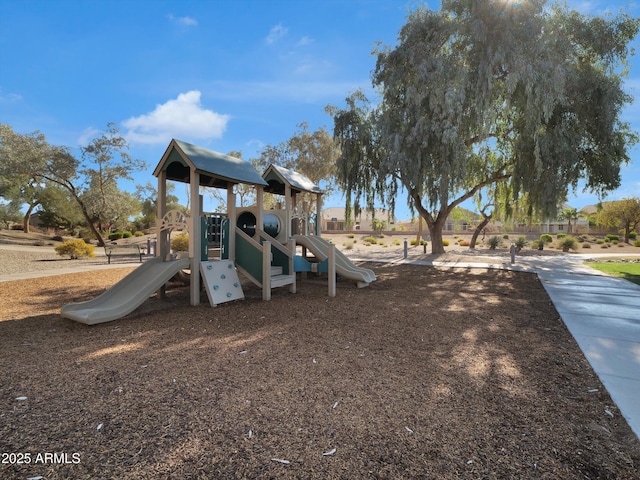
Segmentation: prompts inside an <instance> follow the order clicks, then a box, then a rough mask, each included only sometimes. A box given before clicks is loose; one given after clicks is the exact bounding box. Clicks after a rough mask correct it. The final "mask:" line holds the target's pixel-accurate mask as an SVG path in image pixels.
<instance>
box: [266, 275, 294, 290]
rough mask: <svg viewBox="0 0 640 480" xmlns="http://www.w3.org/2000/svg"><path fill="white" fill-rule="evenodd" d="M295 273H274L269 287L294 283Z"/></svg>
mask: <svg viewBox="0 0 640 480" xmlns="http://www.w3.org/2000/svg"><path fill="white" fill-rule="evenodd" d="M295 281H296V276H295V275H274V276H272V277H271V288H278V287H284V286H285V285H291V284H293V283H295Z"/></svg>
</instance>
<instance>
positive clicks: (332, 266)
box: [327, 243, 336, 297]
mask: <svg viewBox="0 0 640 480" xmlns="http://www.w3.org/2000/svg"><path fill="white" fill-rule="evenodd" d="M327 263H328V269H327V275H328V277H329V279H328V280H329V296H330V297H335V296H336V246H335V245H334V244H333V243H332V244H330V245H329V250H328V252H327Z"/></svg>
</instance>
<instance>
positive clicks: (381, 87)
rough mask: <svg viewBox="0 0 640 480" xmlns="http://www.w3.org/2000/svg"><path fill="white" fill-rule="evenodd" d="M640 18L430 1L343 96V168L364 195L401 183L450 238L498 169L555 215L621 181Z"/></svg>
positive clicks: (386, 194)
mask: <svg viewBox="0 0 640 480" xmlns="http://www.w3.org/2000/svg"><path fill="white" fill-rule="evenodd" d="M637 32H638V20H637V19H632V18H630V17H629V16H627V15H624V14H621V15H618V16H615V17H608V18H601V17H591V16H584V15H581V14H579V13H577V12H575V11H569V10H567V8H566V7H563V6H557V5H556V6H547V4H546V2H545V1H543V0H529V1H522V2H513V1H507V0H443V1H442V8H441V10H440V11H433V10H429V9H426V8H419V9H417V10H415V11H414V12H412V13H411V14H410V15H409V17H408V20H407V23H406V24H405V25H404V26H403V27H402V29H401V31H400V34H399V41H398V44H397V46H396V47H395V48H393V49H391V48H380V49H379V51H378V52H377V63H376V68H375V71H374V72H373V84H374V87H376V88H377V90H378V91H379V92H380V93H381V100H380V103H379V104H378V105H376V106H375V107H374V106H372V105H371V104H370V103H369V102H368V100H367V99H366V98H365V97H364V95H363V94H362V93H361V92H357V93H356V94H354V95H352V96H351V97H350V98H348V99H347V106H346V108H344V109H335V110H334V112H333V113H334V122H335V128H334V136H335V138H336V139H337V140H338V143H339V145H340V147H341V150H342V154H341V156H340V158H339V160H338V177H339V182H340V185H341V187H342V188H343V189H344V191H345V193H346V194H347V199H348V200H347V201H348V202H349V201H351V200H350V199H351V198H352V197H353V201H354V204H355V205H354V206H355V207H356V210H357V208H358V207H359V206H360V203H361V202H363V201H364V202H366V206H367V207H371V206H373V204H374V203H375V202H376V201H378V200H381V201H384V202H385V203H387V204H389V205H390V206H391V207H393V206H394V201H395V197H396V195H397V194H398V192H399V191H401V189H404V191H406V193H407V201H408V204H409V206H410V207H412V208H413V209H416V210H417V211H418V213H419V214H420V215H421V216H422V217H423V218H424V219H425V221H426V223H427V226H428V228H429V233H430V234H431V239H432V243H431V245H432V252H433V253H441V252H444V247H443V244H442V229H443V227H444V225H445V221H446V218H447V216H448V215H449V213H450V212H451V211H452V209H453V208H455V207H456V206H457V205H459V204H461V203H462V202H464V201H465V200H467V199H470V198H472V197H473V196H474V195H475V194H476V193H477V192H479V191H480V190H481V189H483V188H485V187H487V186H488V185H491V184H493V183H495V182H507V183H508V185H509V188H510V189H511V192H512V195H513V200H515V199H518V198H519V197H520V196H522V195H523V194H526V199H527V202H529V209H530V210H535V211H536V212H539V214H540V215H542V216H554V215H555V213H556V209H557V204H558V200H559V199H562V198H565V197H566V196H567V193H568V191H569V189H570V188H573V189H575V188H576V187H577V185H578V181H579V180H580V179H584V181H585V185H586V188H587V189H589V190H591V191H593V192H595V193H598V194H602V193H604V192H606V191H609V190H612V189H615V188H617V187H618V186H619V184H620V166H621V164H623V163H625V162H628V159H629V157H628V152H627V148H628V145H630V144H631V143H633V142H635V140H636V137H635V134H634V133H632V132H631V131H630V130H629V127H628V125H627V124H625V123H623V122H622V121H621V119H620V113H621V111H622V109H623V107H624V106H625V105H626V104H628V103H630V102H631V100H632V98H631V96H629V95H628V94H626V93H625V92H624V90H623V79H624V76H625V75H626V70H625V67H626V64H627V57H628V55H629V54H630V51H629V43H630V41H631V40H632V39H633V38H634V37H635V36H636V34H637Z"/></svg>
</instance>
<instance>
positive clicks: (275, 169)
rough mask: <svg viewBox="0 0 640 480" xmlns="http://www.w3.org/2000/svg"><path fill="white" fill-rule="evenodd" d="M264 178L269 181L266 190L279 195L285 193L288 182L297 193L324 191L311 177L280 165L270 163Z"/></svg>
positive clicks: (263, 175)
mask: <svg viewBox="0 0 640 480" xmlns="http://www.w3.org/2000/svg"><path fill="white" fill-rule="evenodd" d="M262 178H264V179H265V180H266V181H267V182H268V183H269V187H268V188H266V189H265V190H266V191H268V192H271V193H277V194H279V195H283V194H284V186H285V185H286V184H288V185H289V186H290V187H291V190H293V191H294V192H296V193H300V192H309V193H324V192H323V191H322V189H321V188H320V187H319V186H318V185H316V184H315V183H313V182H312V181H311V180H310V179H309V177H307V176H305V175H303V174H301V173H298V172H295V171H293V170H290V169H288V168H284V167H280V166H278V165H273V164H271V165H269V167H268V168H267V169H266V170H265V172H264V173H263V174H262Z"/></svg>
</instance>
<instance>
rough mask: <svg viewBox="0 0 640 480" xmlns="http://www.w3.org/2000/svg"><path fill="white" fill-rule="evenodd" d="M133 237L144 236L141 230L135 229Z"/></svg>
mask: <svg viewBox="0 0 640 480" xmlns="http://www.w3.org/2000/svg"><path fill="white" fill-rule="evenodd" d="M133 236H134V237H144V233H143V232H141V231H140V230H138V231H136V232H134V233H133Z"/></svg>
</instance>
